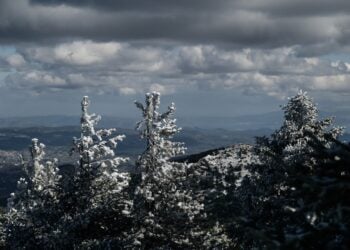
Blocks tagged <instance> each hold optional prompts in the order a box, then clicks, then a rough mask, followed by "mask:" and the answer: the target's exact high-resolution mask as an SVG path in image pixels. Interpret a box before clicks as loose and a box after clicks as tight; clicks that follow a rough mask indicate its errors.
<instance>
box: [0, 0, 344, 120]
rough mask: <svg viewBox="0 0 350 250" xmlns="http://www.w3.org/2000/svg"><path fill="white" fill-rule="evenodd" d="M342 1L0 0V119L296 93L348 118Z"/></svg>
mask: <svg viewBox="0 0 350 250" xmlns="http://www.w3.org/2000/svg"><path fill="white" fill-rule="evenodd" d="M349 12H350V1H349V0H318V1H315V0H294V1H290V0H264V1H261V0H250V1H245V0H176V1H175V0H148V1H143V0H138V1H137V0H104V1H98V0H16V1H14V0H0V116H1V117H6V116H30V115H47V114H67V115H71V114H78V113H79V104H78V103H79V100H80V99H81V97H82V96H83V95H86V94H87V95H90V96H91V98H92V99H93V102H94V110H95V111H97V112H99V113H104V114H109V115H115V116H134V115H135V114H136V115H137V110H136V108H134V107H133V100H135V99H143V94H144V93H145V92H147V91H153V90H156V91H159V92H161V93H162V94H163V97H162V98H163V99H162V100H163V101H164V102H170V101H175V103H176V104H177V107H178V114H179V115H183V116H227V117H229V116H236V115H242V114H257V113H264V112H269V111H274V110H278V109H279V105H280V104H283V103H284V102H285V100H286V99H285V98H286V97H288V96H290V95H293V94H295V93H296V92H297V90H298V89H304V90H306V91H308V92H309V93H310V94H311V95H312V96H313V97H314V99H315V100H316V101H317V103H318V104H319V106H320V108H321V109H322V110H325V111H329V112H343V113H347V114H349V113H350V54H349V52H350V28H349V27H350V15H349Z"/></svg>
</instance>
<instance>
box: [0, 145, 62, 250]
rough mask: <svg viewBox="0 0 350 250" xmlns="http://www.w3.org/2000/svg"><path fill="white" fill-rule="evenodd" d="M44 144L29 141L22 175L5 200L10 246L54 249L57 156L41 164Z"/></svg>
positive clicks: (8, 244)
mask: <svg viewBox="0 0 350 250" xmlns="http://www.w3.org/2000/svg"><path fill="white" fill-rule="evenodd" d="M44 148H45V145H44V144H42V143H39V142H38V139H35V138H34V139H33V140H32V146H31V148H30V153H31V161H30V162H27V163H24V164H23V166H24V170H25V174H26V176H25V177H22V178H20V179H19V180H18V182H17V191H16V192H15V193H12V194H11V197H10V198H9V199H8V211H7V213H6V215H5V219H6V221H5V223H4V229H5V240H6V245H7V246H8V247H10V248H11V249H41V248H43V246H45V247H46V248H47V249H51V248H54V244H55V243H54V241H55V240H54V239H55V237H56V233H57V223H58V220H59V218H60V216H61V214H60V212H59V199H58V194H59V189H60V188H59V182H60V179H61V176H60V175H59V174H58V168H57V159H54V160H53V161H46V162H45V163H43V160H44V156H45V152H44Z"/></svg>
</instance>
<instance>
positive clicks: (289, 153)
mask: <svg viewBox="0 0 350 250" xmlns="http://www.w3.org/2000/svg"><path fill="white" fill-rule="evenodd" d="M282 109H283V111H284V122H283V125H282V127H281V128H280V129H279V130H277V131H276V132H274V133H273V134H272V135H271V139H268V138H260V139H259V140H258V144H259V147H260V149H261V150H266V152H264V154H270V155H273V156H274V157H277V158H280V159H281V160H282V161H283V162H285V163H286V164H295V163H298V162H305V161H307V162H308V164H309V166H310V167H312V165H314V164H315V163H316V161H317V159H316V158H315V157H312V153H313V148H312V147H310V145H309V141H310V138H311V136H316V137H317V138H319V140H320V142H321V143H322V144H323V145H325V146H326V147H330V141H329V140H327V138H326V137H327V135H331V136H332V138H337V137H338V136H339V135H340V134H341V133H342V128H339V127H334V128H333V127H332V123H333V119H332V118H326V119H324V120H319V119H318V110H317V107H316V105H315V104H314V102H313V100H312V99H311V98H310V97H309V96H308V95H307V93H306V92H304V91H302V90H300V91H299V92H298V94H297V95H296V96H294V97H292V98H290V99H289V101H288V103H287V105H285V106H284V107H283V108H282Z"/></svg>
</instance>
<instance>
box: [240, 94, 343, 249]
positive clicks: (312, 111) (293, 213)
mask: <svg viewBox="0 0 350 250" xmlns="http://www.w3.org/2000/svg"><path fill="white" fill-rule="evenodd" d="M283 110H284V115H285V121H284V123H283V125H282V127H281V128H280V129H279V130H277V131H276V132H274V133H273V134H272V135H271V138H266V137H264V138H258V140H257V145H256V148H257V152H258V153H259V156H260V159H261V165H258V166H252V168H251V169H250V172H251V176H250V177H249V178H247V179H246V180H245V181H244V182H243V189H242V190H241V192H242V195H241V198H242V208H243V211H244V216H245V218H246V222H245V226H246V232H247V233H246V235H245V237H246V238H242V239H241V242H242V243H244V240H246V241H245V242H246V246H249V247H265V248H276V249H278V248H281V249H284V248H287V247H291V241H292V240H291V239H292V238H294V240H295V239H297V238H299V239H300V238H303V237H308V236H307V235H309V232H310V231H308V230H305V229H306V228H309V229H310V227H312V225H310V223H308V222H307V220H306V218H307V217H308V213H309V212H310V211H312V209H311V208H312V206H309V205H306V204H307V203H308V202H307V200H306V196H304V194H306V193H309V191H310V189H305V190H304V191H302V192H301V190H303V189H304V188H305V187H306V186H307V183H308V182H309V183H310V181H311V180H313V179H314V178H315V177H316V176H315V174H316V172H317V171H319V169H320V166H321V165H322V164H324V159H322V157H320V155H319V154H320V151H319V148H323V149H327V150H331V149H332V148H333V147H334V145H335V141H336V138H337V137H338V136H339V135H340V134H341V132H342V129H341V128H337V127H332V120H331V119H325V120H319V119H318V111H317V108H316V106H315V105H314V103H313V102H312V99H311V98H310V97H309V96H308V95H307V94H306V93H305V92H302V91H300V92H299V93H298V94H297V95H296V96H295V97H293V98H291V99H290V100H289V102H288V103H287V105H286V106H284V107H283ZM315 145H317V147H316V146H315ZM339 174H340V173H339ZM313 187H314V188H315V187H316V186H313ZM247 192H248V193H249V194H248V195H247ZM309 194H310V193H309ZM313 195H317V194H316V193H313ZM307 199H308V198H307ZM310 209H311V210H310ZM295 242H297V241H295ZM294 246H297V245H294ZM304 247H305V246H304ZM297 248H298V249H299V248H302V246H301V245H299V247H297ZM304 249H308V248H307V247H306V248H304Z"/></svg>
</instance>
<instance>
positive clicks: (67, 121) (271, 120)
mask: <svg viewBox="0 0 350 250" xmlns="http://www.w3.org/2000/svg"><path fill="white" fill-rule="evenodd" d="M330 116H334V117H335V118H336V119H335V123H336V124H337V125H340V126H346V127H350V116H349V114H347V113H343V112H338V113H334V114H332V113H327V112H320V117H330ZM79 119H80V118H79V116H65V115H52V116H28V117H8V118H0V128H8V127H19V128H26V127H62V126H78V125H79ZM282 119H283V112H282V111H275V112H269V113H264V114H255V115H242V116H236V117H205V116H191V117H185V116H183V117H182V116H179V117H177V120H178V125H179V126H182V127H192V128H202V129H226V130H258V129H276V128H278V127H279V126H280V125H281V123H282ZM138 120H139V118H138V117H114V116H108V115H106V116H102V120H101V122H100V123H99V125H100V126H101V127H117V128H128V129H133V128H134V127H135V124H136V122H137V121H138Z"/></svg>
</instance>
